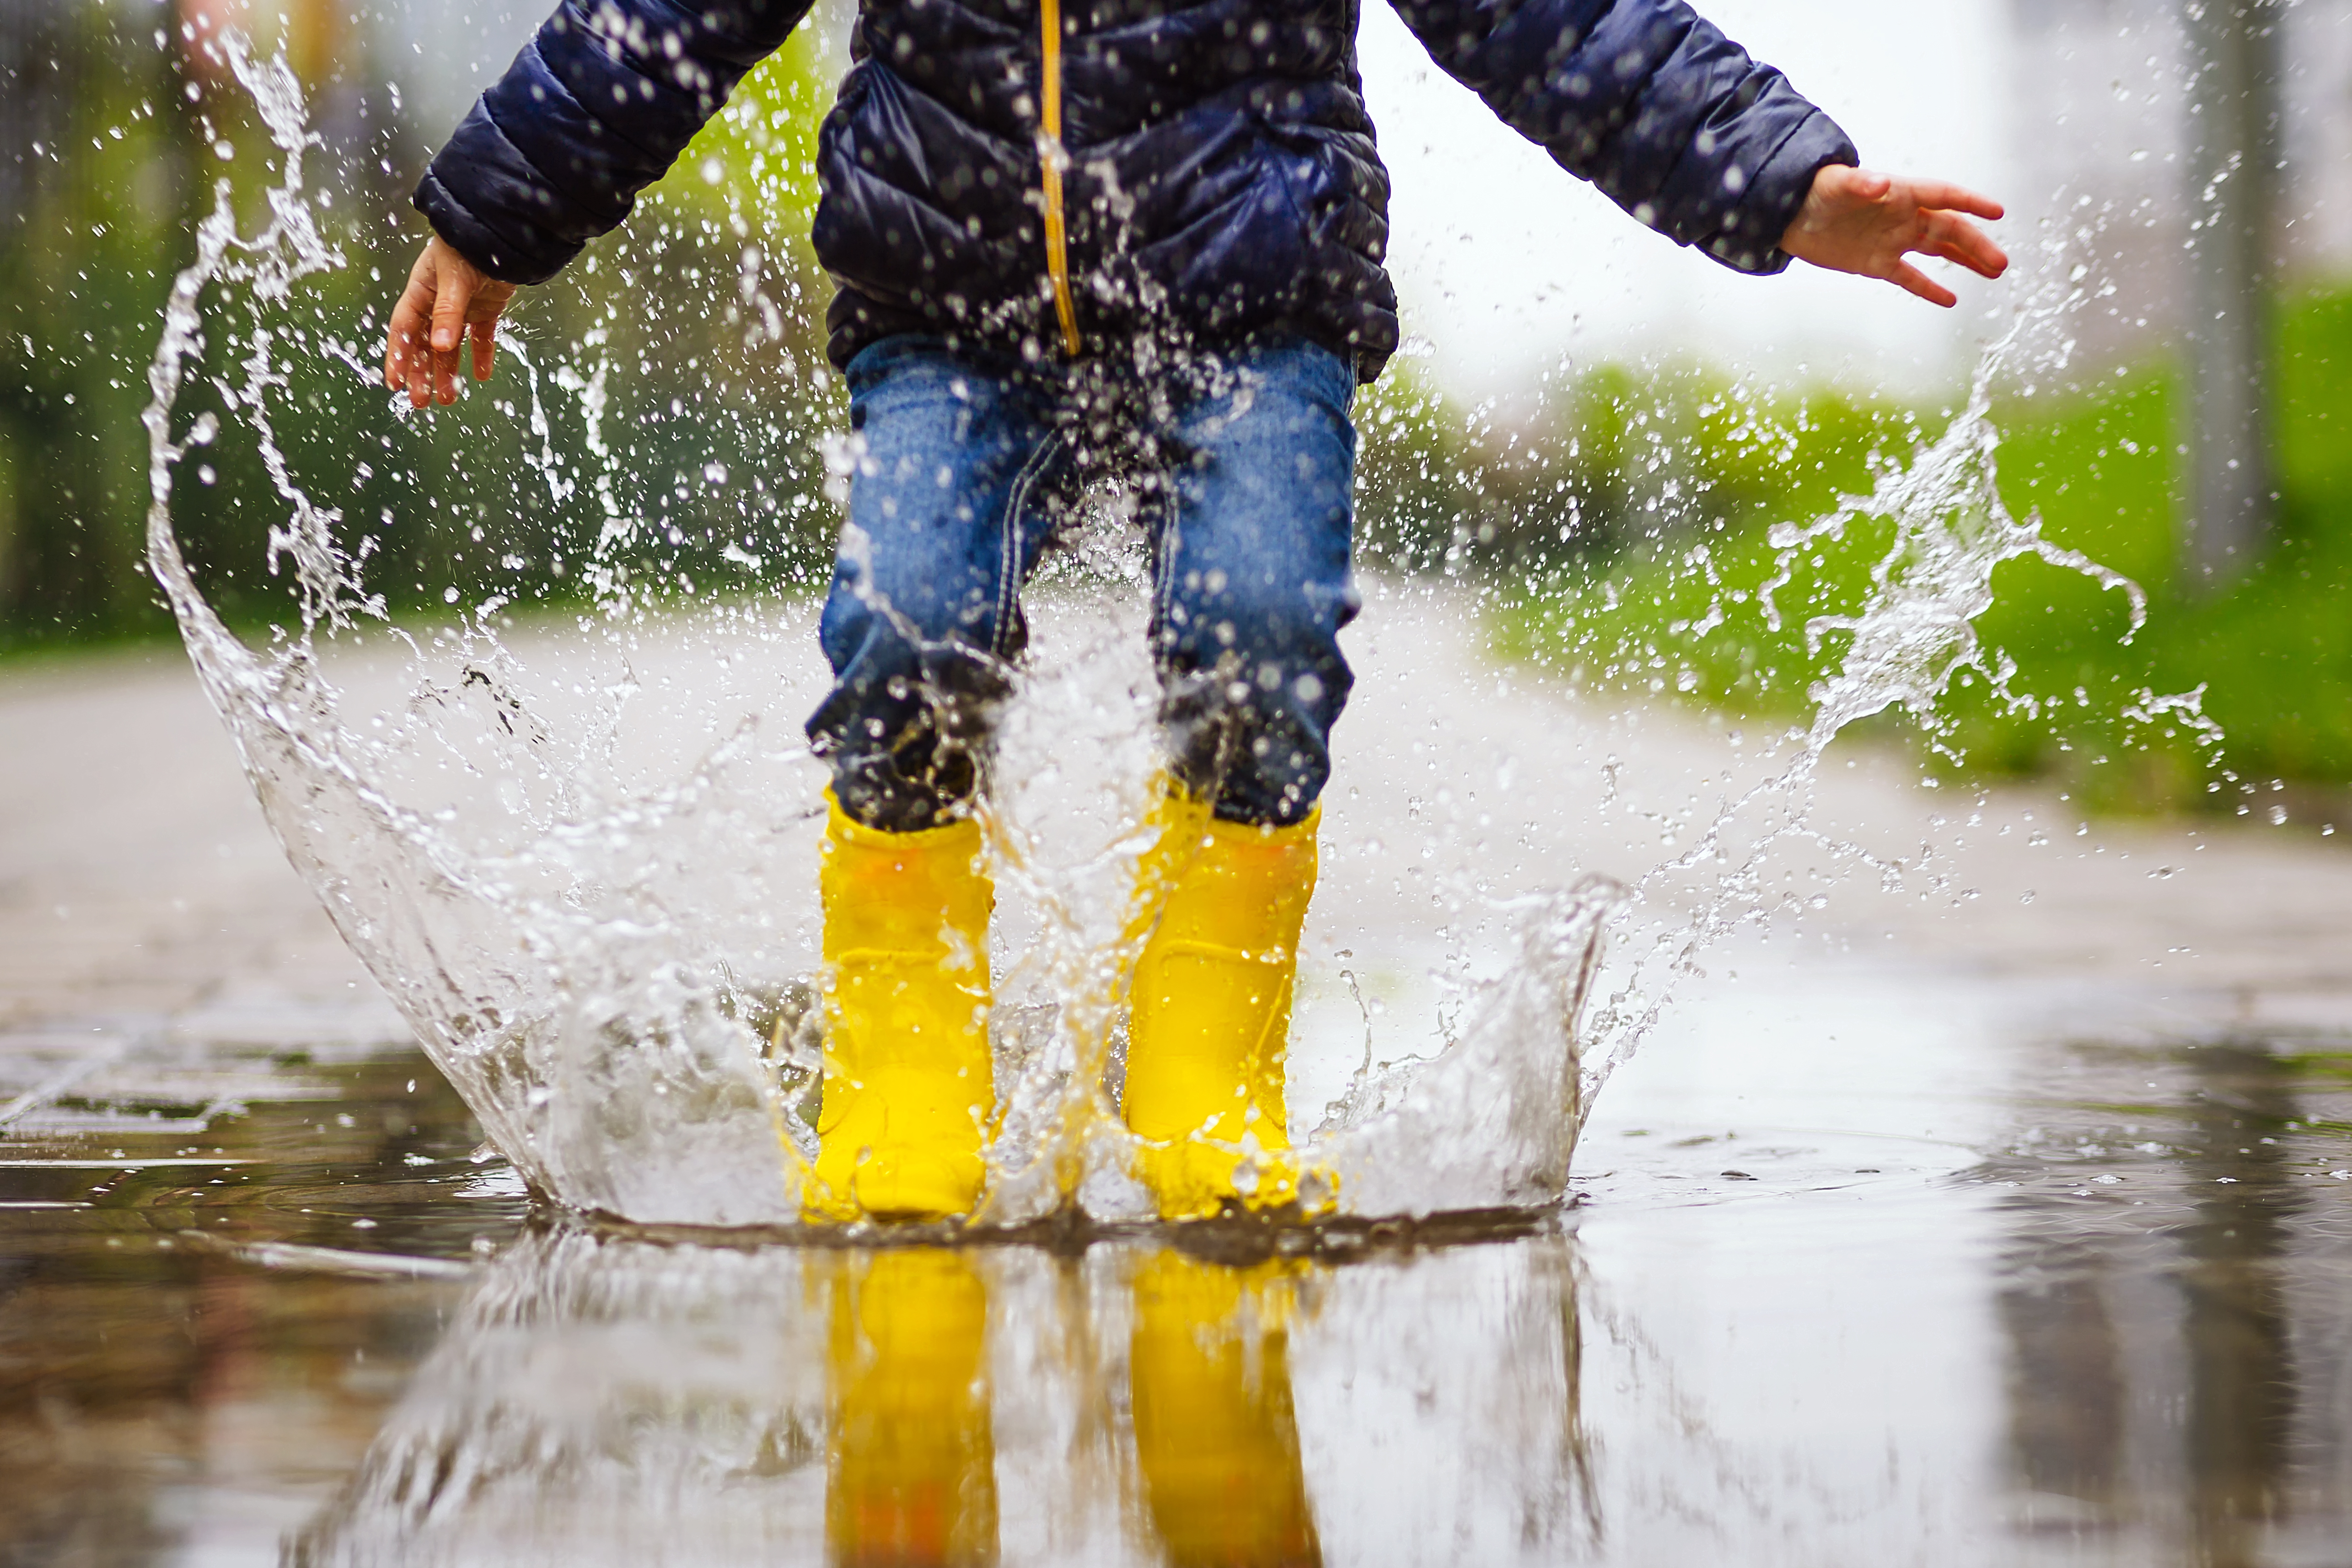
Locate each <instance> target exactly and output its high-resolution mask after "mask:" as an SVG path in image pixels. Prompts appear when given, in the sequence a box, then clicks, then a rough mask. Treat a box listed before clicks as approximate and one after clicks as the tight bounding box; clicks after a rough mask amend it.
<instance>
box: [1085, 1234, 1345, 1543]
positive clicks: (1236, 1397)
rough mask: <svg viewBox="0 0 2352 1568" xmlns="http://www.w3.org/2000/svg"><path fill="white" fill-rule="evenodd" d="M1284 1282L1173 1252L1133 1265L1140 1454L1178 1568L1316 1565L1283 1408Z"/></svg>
mask: <svg viewBox="0 0 2352 1568" xmlns="http://www.w3.org/2000/svg"><path fill="white" fill-rule="evenodd" d="M1286 1275H1287V1271H1286V1268H1285V1266H1284V1265H1282V1264H1279V1263H1262V1264H1257V1265H1255V1266H1252V1267H1250V1268H1229V1267H1226V1266H1223V1265H1220V1264H1213V1263H1204V1262H1202V1261H1200V1260H1199V1259H1196V1258H1188V1257H1186V1256H1184V1255H1183V1254H1182V1253H1179V1252H1174V1251H1168V1252H1161V1253H1160V1254H1158V1255H1157V1256H1156V1257H1153V1258H1150V1259H1149V1260H1148V1261H1146V1262H1145V1263H1144V1264H1143V1265H1142V1266H1141V1267H1140V1268H1139V1269H1138V1270H1137V1271H1136V1275H1135V1287H1134V1288H1135V1338H1134V1342H1133V1347H1132V1352H1131V1356H1130V1362H1129V1366H1130V1375H1131V1377H1132V1380H1133V1390H1134V1402H1135V1447H1136V1455H1137V1459H1138V1462H1139V1465H1140V1467H1141V1468H1142V1471H1143V1487H1144V1496H1145V1500H1146V1501H1147V1503H1148V1505H1149V1507H1150V1515H1151V1522H1152V1526H1153V1528H1154V1529H1155V1530H1156V1531H1158V1532H1159V1535H1160V1541H1161V1542H1162V1543H1163V1544H1164V1545H1165V1546H1166V1547H1167V1551H1168V1560H1169V1561H1170V1563H1172V1564H1174V1565H1175V1568H1208V1565H1212V1564H1216V1565H1226V1568H1242V1565H1244V1564H1246V1565H1249V1568H1273V1565H1276V1564H1285V1565H1287V1564H1306V1563H1321V1562H1322V1560H1323V1554H1322V1548H1321V1547H1320V1545H1319V1544H1318V1542H1317V1541H1316V1537H1315V1521H1314V1518H1313V1516H1312V1515H1311V1514H1310V1513H1309V1512H1308V1510H1307V1478H1306V1476H1305V1474H1304V1473H1303V1472H1302V1471H1301V1470H1300V1468H1299V1463H1298V1424H1297V1419H1296V1417H1295V1416H1294V1415H1293V1414H1292V1411H1291V1405H1290V1359H1289V1327H1288V1322H1287V1318H1288V1311H1289V1306H1290V1291H1289V1288H1288V1281H1287V1277H1286Z"/></svg>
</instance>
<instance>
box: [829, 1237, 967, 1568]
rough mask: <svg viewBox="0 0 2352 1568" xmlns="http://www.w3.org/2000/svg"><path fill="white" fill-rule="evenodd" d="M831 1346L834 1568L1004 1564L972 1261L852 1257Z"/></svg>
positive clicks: (840, 1280)
mask: <svg viewBox="0 0 2352 1568" xmlns="http://www.w3.org/2000/svg"><path fill="white" fill-rule="evenodd" d="M831 1294H832V1314H831V1330H830V1335H829V1338H828V1342H827V1347H826V1371H827V1378H826V1384H827V1388H826V1392H827V1403H828V1405H830V1406H831V1408H830V1410H829V1411H828V1412H827V1414H828V1415H829V1416H830V1417H831V1420H830V1423H829V1425H830V1426H831V1430H832V1438H831V1442H830V1444H829V1446H828V1448H827V1451H826V1456H825V1498H824V1533H825V1543H826V1547H827V1556H828V1557H829V1558H830V1560H831V1561H832V1562H834V1563H844V1564H866V1563H993V1562H995V1561H996V1444H995V1437H994V1434H993V1431H992V1428H991V1426H990V1424H989V1385H988V1371H987V1364H986V1361H985V1351H986V1330H987V1327H988V1293H987V1289H986V1287H985V1286H984V1285H983V1284H982V1281H981V1278H980V1275H979V1273H978V1271H976V1270H975V1269H974V1268H972V1266H971V1261H970V1259H968V1258H966V1257H965V1256H964V1255H963V1254H961V1253H960V1252H954V1251H950V1250H947V1249H944V1248H929V1247H909V1248H907V1249H904V1250H892V1251H886V1252H880V1253H875V1254H871V1255H868V1256H866V1257H864V1258H852V1257H845V1258H842V1259H841V1260H840V1262H839V1265H838V1268H837V1271H836V1272H835V1274H834V1277H833V1279H832V1292H831Z"/></svg>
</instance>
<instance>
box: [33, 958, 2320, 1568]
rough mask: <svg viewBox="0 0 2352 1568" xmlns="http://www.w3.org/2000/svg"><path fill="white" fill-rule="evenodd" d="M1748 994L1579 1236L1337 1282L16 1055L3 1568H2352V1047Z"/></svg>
mask: <svg viewBox="0 0 2352 1568" xmlns="http://www.w3.org/2000/svg"><path fill="white" fill-rule="evenodd" d="M1738 958H1739V963H1740V966H1741V968H1742V969H1743V970H1744V971H1745V972H1746V973H1747V974H1748V978H1747V979H1746V980H1744V981H1741V982H1738V983H1730V982H1712V983H1708V984H1702V985H1698V986H1696V987H1694V989H1693V990H1692V991H1691V992H1690V993H1689V994H1687V999H1686V1002H1685V1005H1684V1006H1683V1007H1682V1008H1680V1009H1678V1011H1677V1014H1676V1015H1675V1017H1674V1018H1673V1019H1671V1020H1670V1021H1669V1023H1668V1024H1667V1026H1665V1029H1664V1032H1663V1033H1662V1036H1661V1038H1660V1040H1659V1041H1658V1043H1657V1047H1656V1048H1655V1049H1654V1050H1652V1051H1649V1052H1645V1053H1644V1054H1643V1056H1642V1057H1640V1058H1636V1059H1635V1060H1634V1061H1633V1063H1631V1064H1629V1065H1628V1066H1627V1067H1626V1068H1624V1069H1623V1070H1622V1072H1621V1073H1620V1074H1619V1076H1618V1077H1617V1079H1615V1080H1614V1081H1613V1082H1612V1089H1611V1092H1610V1095H1609V1096H1608V1097H1607V1098H1606V1099H1604V1100H1603V1101H1602V1102H1601V1106H1600V1107H1599V1108H1598V1109H1597V1110H1596V1114H1595V1116H1594V1119H1593V1121H1592V1122H1591V1126H1590V1129H1589V1131H1588V1133H1587V1136H1586V1139H1585V1142H1584V1143H1583V1145H1582V1147H1581V1149H1580V1153H1579V1166H1578V1173H1577V1175H1576V1177H1575V1179H1574V1184H1575V1186H1576V1188H1577V1191H1578V1193H1579V1201H1578V1202H1577V1203H1576V1204H1575V1205H1573V1206H1571V1207H1570V1208H1568V1209H1567V1210H1565V1211H1562V1212H1561V1213H1560V1214H1559V1215H1558V1216H1556V1217H1555V1218H1554V1219H1552V1220H1549V1221H1546V1222H1542V1223H1538V1224H1534V1225H1528V1224H1521V1225H1519V1226H1517V1227H1516V1228H1515V1229H1513V1230H1511V1231H1509V1232H1507V1233H1486V1234H1481V1233H1478V1232H1477V1231H1475V1229H1473V1228H1464V1229H1457V1230H1456V1231H1455V1232H1454V1233H1453V1235H1452V1236H1450V1237H1444V1238H1435V1239H1433V1238H1431V1237H1414V1236H1412V1235H1411V1234H1407V1233H1403V1232H1399V1231H1392V1230H1381V1229H1361V1228H1360V1229H1357V1230H1354V1231H1350V1232H1346V1233H1334V1234H1332V1235H1329V1236H1327V1237H1323V1238H1321V1239H1320V1240H1319V1241H1318V1243H1316V1244H1314V1245H1311V1246H1310V1245H1307V1244H1306V1243H1305V1242H1304V1241H1303V1240H1302V1238H1300V1237H1298V1236H1297V1234H1296V1233H1292V1234H1290V1235H1289V1236H1287V1237H1280V1238H1279V1239H1281V1240H1282V1242H1283V1245H1281V1246H1279V1247H1277V1246H1275V1245H1273V1243H1274V1242H1275V1241H1276V1239H1277V1237H1276V1235H1275V1234H1273V1233H1253V1232H1239V1233H1234V1232H1223V1233H1211V1234H1207V1235H1200V1234H1195V1235H1191V1236H1187V1237H1183V1238H1181V1240H1182V1244H1181V1246H1176V1245H1171V1244H1170V1237H1168V1235H1167V1234H1166V1233H1159V1232H1151V1231H1129V1232H1117V1233H1104V1234H1098V1235H1096V1236H1094V1237H1079V1236H1066V1237H1061V1238H1059V1239H1058V1240H1057V1241H1056V1242H1055V1244H1054V1245H1029V1244H1018V1245H1008V1244H1001V1243H1000V1244H994V1245H985V1246H971V1247H939V1246H930V1245H919V1246H904V1247H785V1246H774V1245H768V1246H761V1245H754V1244H750V1243H745V1242H740V1241H732V1242H728V1243H726V1244H723V1245H716V1244H713V1243H712V1241H711V1240H710V1238H707V1237H705V1238H691V1237H680V1236H674V1235H673V1236H664V1237H654V1236H649V1235H647V1234H645V1233H637V1234H619V1233H614V1232H605V1231H599V1230H596V1229H593V1228H590V1227H587V1226H582V1225H579V1224H576V1223H570V1222H564V1223H554V1222H551V1221H548V1220H546V1219H544V1218H541V1219H537V1220H535V1219H534V1218H533V1216H532V1214H531V1211H530V1205H528V1203H527V1201H526V1199H525V1198H524V1196H523V1195H522V1194H521V1191H520V1184H519V1183H517V1181H516V1180H515V1178H514V1177H513V1175H512V1173H511V1172H510V1171H509V1168H508V1167H507V1166H506V1165H505V1164H504V1163H503V1162H501V1161H499V1160H498V1159H496V1158H493V1157H487V1156H483V1157H478V1154H477V1150H478V1140H479V1130H478V1127H477V1126H476V1125H475V1124H474V1122H473V1121H472V1120H471V1118H470V1117H469V1116H468V1115H467V1111H466V1110H465V1109H464V1107H463V1105H462V1104H461V1102H460V1101H459V1100H457V1096H456V1095H455V1093H454V1092H453V1091H452V1090H451V1089H449V1088H448V1087H447V1086H446V1083H445V1082H444V1081H443V1080H442V1079H440V1078H439V1077H438V1076H437V1075H436V1074H434V1073H433V1072H431V1071H430V1070H429V1068H428V1066H427V1064H426V1062H425V1058H423V1057H422V1056H421V1055H419V1054H416V1053H415V1052H401V1051H385V1050H381V1049H379V1050H376V1051H373V1052H370V1051H363V1050H356V1049H353V1048H351V1047H344V1048H343V1049H342V1050H341V1051H340V1052H330V1053H327V1054H325V1055H323V1056H322V1057H320V1058H317V1059H311V1058H306V1057H305V1056H304V1055H303V1054H302V1053H300V1052H299V1051H291V1050H289V1049H287V1048H286V1047H283V1046H276V1047H269V1048H268V1049H261V1048H249V1049H243V1050H240V1049H238V1048H236V1047H226V1046H222V1045H218V1044H212V1045H208V1046H205V1047H201V1048H197V1047H189V1046H187V1045H185V1044H184V1043H183V1044H181V1045H178V1046H173V1044H171V1042H170V1041H169V1039H168V1038H165V1037H148V1038H146V1039H144V1040H143V1041H142V1040H136V1039H134V1040H131V1041H130V1042H129V1043H126V1044H125V1045H124V1046H123V1047H122V1048H121V1050H120V1051H118V1052H116V1053H114V1054H113V1055H112V1056H111V1057H110V1058H109V1061H108V1063H107V1065H105V1066H104V1067H102V1068H95V1069H92V1070H91V1071H90V1072H89V1073H88V1074H86V1075H85V1076H83V1077H82V1078H80V1079H79V1080H77V1081H76V1082H75V1083H73V1084H71V1085H68V1086H66V1087H64V1088H61V1089H55V1090H54V1091H52V1092H50V1093H49V1094H48V1095H47V1098H41V1097H40V1095H39V1087H40V1086H39V1084H37V1083H31V1084H28V1083H27V1082H26V1081H25V1080H30V1079H41V1080H42V1081H43V1082H47V1081H50V1080H52V1079H54V1073H53V1072H51V1071H50V1069H51V1068H53V1066H54V1063H53V1062H52V1061H51V1060H49V1059H48V1058H47V1057H46V1056H45V1055H44V1052H43V1049H42V1045H43V1042H42V1041H41V1039H40V1038H39V1037H18V1038H15V1039H12V1040H10V1041H7V1042H5V1043H0V1072H5V1074H6V1075H7V1076H6V1077H5V1079H0V1096H5V1099H0V1104H6V1105H14V1104H16V1103H17V1102H18V1101H19V1100H28V1099H31V1100H37V1103H28V1104H26V1105H25V1106H24V1107H23V1108H22V1109H21V1110H18V1112H17V1114H16V1118H15V1120H14V1121H12V1122H11V1124H10V1125H9V1127H8V1128H7V1129H6V1137H5V1142H0V1455H5V1463H4V1464H0V1541H5V1542H6V1543H7V1548H6V1550H7V1552H8V1556H7V1559H6V1560H8V1561H11V1562H41V1563H49V1562H60V1563H62V1562H91V1563H99V1562H103V1563H198V1562H201V1563H245V1562H256V1563H258V1562H272V1561H280V1562H289V1563H362V1562H364V1563H539V1562H545V1563H555V1562H563V1563H603V1562H611V1563H624V1562H625V1563H721V1562H734V1561H754V1560H756V1561H761V1562H775V1563H797V1562H807V1563H821V1562H933V1563H957V1562H984V1561H999V1562H1005V1563H1065V1562H1067V1563H1130V1562H1131V1563H1163V1562H1166V1563H1314V1562H1329V1563H1431V1562H1449V1561H1450V1562H1475V1563H1564V1562H1579V1563H1582V1562H1591V1563H1669V1562H1708V1563H1759V1564H1780V1563H1789V1564H1804V1565H1806V1568H1815V1565H1819V1564H1824V1563H2001V1564H2011V1563H2117V1564H2122V1563H2133V1564H2144V1563H2168V1562H2179V1563H2279V1564H2301V1563H2334V1562H2338V1561H2340V1560H2341V1542H2342V1541H2343V1540H2344V1539H2346V1531H2347V1529H2352V1306H2347V1302H2352V1045H2347V1042H2346V1041H2345V1040H2344V1039H2343V1038H2341V1037H2319V1036H2291V1035H2284V1034H2271V1035H2266V1036H2261V1037H2242V1038H2235V1037H2200V1038H2195V1039H2184V1038H2177V1037H2162V1036H2159V1035H2156V1034H2152V1033H2147V1032H2144V1031H2138V1030H2135V1029H2130V1028H2120V1029H2114V1030H2110V1031H2107V1032H2105V1033H2100V1032H2097V1031H2083V1032H2080V1033H2078V1034H2077V1035H2075V1036H2063V1035H2062V1036H2058V1037H2053V1036H2051V1035H2050V1034H2048V1033H2047V1032H2046V1031H2037V1030H2036V1029H2035V1028H2034V1027H2033V1026H2032V1024H2031V1019H2032V1017H2033V1016H2050V1015H2051V1014H2052V1012H2053V1007H2052V1006H2051V1005H2050V1002H2051V998H2050V997H2049V996H2047V995H2040V996H2021V995H2019V994H2016V992H2015V988H2013V987H2005V988H2003V990H2002V991H2001V992H2000V993H1996V992H1995V991H1993V990H1992V989H1991V988H1990V987H1987V986H1984V985H1982V984H1969V983H1966V982H1964V981H1960V980H1956V979H1954V978H1953V977H1950V976H1939V975H1934V974H1927V975H1922V974H1917V973H1896V972H1889V971H1884V970H1869V969H1864V968H1862V967H1860V966H1856V965H1851V964H1840V963H1828V962H1825V961H1819V960H1816V961H1811V962H1810V963H1806V964H1804V965H1801V966H1797V967H1790V966H1789V965H1788V964H1786V963H1767V962H1765V961H1764V958H1763V955H1761V954H1756V953H1742V954H1739V955H1738ZM45 1073H47V1074H48V1077H47V1078H46V1079H44V1078H42V1075H44V1074H45ZM2330 1553H2334V1555H2330Z"/></svg>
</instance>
